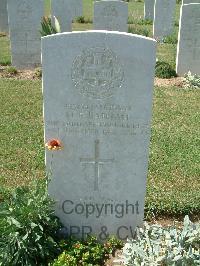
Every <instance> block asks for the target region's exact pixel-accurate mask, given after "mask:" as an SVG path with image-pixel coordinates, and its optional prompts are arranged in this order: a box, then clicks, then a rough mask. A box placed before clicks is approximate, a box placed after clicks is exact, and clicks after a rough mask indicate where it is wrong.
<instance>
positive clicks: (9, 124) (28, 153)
mask: <svg viewBox="0 0 200 266" xmlns="http://www.w3.org/2000/svg"><path fill="white" fill-rule="evenodd" d="M0 90H1V97H0V110H1V131H0V136H1V137H0V140H1V149H0V158H1V163H0V165H1V174H0V176H1V180H0V183H3V184H5V185H6V186H8V187H16V186H17V185H20V184H24V183H26V182H28V181H30V179H33V178H35V177H39V176H43V175H44V172H43V170H44V149H43V125H42V98H41V84H40V82H36V81H34V82H31V81H25V80H24V81H16V80H6V79H0ZM0 187H1V185H0Z"/></svg>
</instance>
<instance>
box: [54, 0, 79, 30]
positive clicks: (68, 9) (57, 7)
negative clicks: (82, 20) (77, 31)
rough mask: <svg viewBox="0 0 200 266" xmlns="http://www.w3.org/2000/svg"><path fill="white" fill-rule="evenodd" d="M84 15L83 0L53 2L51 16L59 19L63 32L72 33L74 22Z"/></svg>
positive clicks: (57, 0)
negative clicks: (76, 18)
mask: <svg viewBox="0 0 200 266" xmlns="http://www.w3.org/2000/svg"><path fill="white" fill-rule="evenodd" d="M82 14H83V3H82V0H51V15H52V16H55V17H56V18H57V19H58V21H59V23H60V26H61V31H62V32H69V31H72V20H73V19H74V18H75V17H78V16H82Z"/></svg>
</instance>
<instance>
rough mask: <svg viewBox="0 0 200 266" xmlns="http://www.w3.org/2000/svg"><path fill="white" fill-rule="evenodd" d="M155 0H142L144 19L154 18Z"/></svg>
mask: <svg viewBox="0 0 200 266" xmlns="http://www.w3.org/2000/svg"><path fill="white" fill-rule="evenodd" d="M154 4H155V0H145V2H144V19H150V20H153V19H154Z"/></svg>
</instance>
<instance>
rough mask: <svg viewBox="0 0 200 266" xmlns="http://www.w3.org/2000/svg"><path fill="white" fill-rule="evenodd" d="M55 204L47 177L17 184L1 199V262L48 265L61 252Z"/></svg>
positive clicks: (19, 265) (6, 263)
mask: <svg viewBox="0 0 200 266" xmlns="http://www.w3.org/2000/svg"><path fill="white" fill-rule="evenodd" d="M53 204H54V203H53V201H52V200H51V199H50V198H49V196H48V193H47V184H46V182H45V180H40V181H37V182H35V183H34V185H33V186H31V187H20V188H17V189H16V190H15V192H14V193H13V194H12V195H11V196H10V197H9V199H5V200H4V201H3V202H1V203H0V265H15V266H25V265H26V266H27V265H29V266H32V265H46V263H47V262H48V260H51V259H54V258H55V257H56V255H58V251H60V249H59V246H58V245H57V242H56V231H57V230H58V228H59V227H60V225H59V222H58V219H57V218H56V217H55V216H54V215H53ZM1 263H2V264H1Z"/></svg>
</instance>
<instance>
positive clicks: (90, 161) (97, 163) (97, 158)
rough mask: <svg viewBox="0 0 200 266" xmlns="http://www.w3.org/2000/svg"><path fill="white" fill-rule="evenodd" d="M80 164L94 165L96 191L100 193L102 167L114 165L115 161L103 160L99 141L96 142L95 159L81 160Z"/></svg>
mask: <svg viewBox="0 0 200 266" xmlns="http://www.w3.org/2000/svg"><path fill="white" fill-rule="evenodd" d="M80 162H81V163H84V164H93V165H94V172H95V177H94V178H95V179H94V190H95V191H98V190H99V179H100V165H103V164H106V163H112V162H114V159H101V158H100V148H99V140H95V147H94V158H80Z"/></svg>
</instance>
